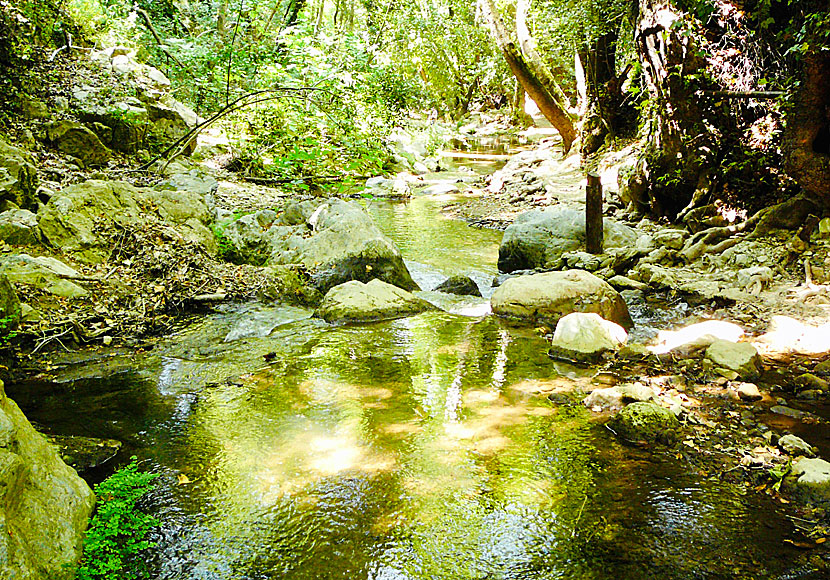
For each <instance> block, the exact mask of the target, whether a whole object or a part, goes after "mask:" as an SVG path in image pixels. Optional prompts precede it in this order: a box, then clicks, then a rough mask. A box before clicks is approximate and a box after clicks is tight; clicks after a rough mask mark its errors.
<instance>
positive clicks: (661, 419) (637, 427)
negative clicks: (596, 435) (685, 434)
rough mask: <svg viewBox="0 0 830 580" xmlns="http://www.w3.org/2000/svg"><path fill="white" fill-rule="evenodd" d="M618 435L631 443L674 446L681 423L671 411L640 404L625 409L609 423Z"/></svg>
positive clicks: (652, 405) (658, 406)
mask: <svg viewBox="0 0 830 580" xmlns="http://www.w3.org/2000/svg"><path fill="white" fill-rule="evenodd" d="M609 424H610V426H611V428H612V429H613V430H614V432H615V433H617V435H619V436H620V437H622V438H623V439H627V440H629V441H648V442H655V441H656V442H657V443H663V444H665V445H673V444H674V443H675V442H676V441H677V438H678V430H679V429H680V422H679V421H678V420H677V417H676V416H675V415H674V413H672V412H671V411H670V410H669V409H666V408H664V407H661V406H660V405H656V404H654V403H647V402H638V403H632V404H630V405H628V406H626V407H624V408H623V410H622V411H620V412H619V413H618V414H617V415H616V416H615V417H614V418H613V419H611V422H610V423H609Z"/></svg>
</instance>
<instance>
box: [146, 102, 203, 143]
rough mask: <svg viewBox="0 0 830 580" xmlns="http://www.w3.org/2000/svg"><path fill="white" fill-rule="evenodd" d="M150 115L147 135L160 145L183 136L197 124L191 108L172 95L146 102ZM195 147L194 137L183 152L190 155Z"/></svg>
mask: <svg viewBox="0 0 830 580" xmlns="http://www.w3.org/2000/svg"><path fill="white" fill-rule="evenodd" d="M147 113H148V114H149V117H150V127H149V128H148V137H150V138H152V139H155V140H156V141H157V142H159V143H160V144H162V145H169V144H172V143H173V142H175V141H176V140H177V139H180V138H181V137H184V136H185V135H186V134H187V133H188V132H190V130H191V129H193V128H194V127H196V125H198V124H199V117H198V115H196V113H195V112H193V110H191V109H189V108H188V107H187V106H185V105H183V104H182V103H180V102H179V101H177V100H176V99H174V98H172V97H167V98H165V99H163V100H161V101H159V102H155V103H147ZM195 149H196V139H193V140H192V141H190V143H188V144H187V146H186V147H185V149H184V151H183V153H184V154H185V155H190V154H191V153H193V151H194V150H195Z"/></svg>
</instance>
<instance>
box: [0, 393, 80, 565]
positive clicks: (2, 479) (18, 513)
mask: <svg viewBox="0 0 830 580" xmlns="http://www.w3.org/2000/svg"><path fill="white" fill-rule="evenodd" d="M94 505H95V496H94V495H93V493H92V490H91V489H89V486H88V485H87V484H86V483H85V482H84V481H83V480H82V479H81V478H80V477H78V474H77V473H75V471H74V470H73V469H72V468H71V467H68V466H67V465H66V464H65V463H64V462H63V461H61V459H60V457H59V456H58V452H57V450H56V449H55V447H54V446H52V445H51V444H49V442H48V441H47V440H46V438H45V437H43V435H41V434H40V433H38V432H37V431H35V430H34V428H33V427H32V425H31V424H30V423H29V421H28V420H27V419H26V417H24V416H23V413H21V412H20V409H19V408H18V407H17V405H16V404H15V403H14V402H13V401H12V400H11V399H9V398H7V397H6V396H5V393H4V392H3V389H2V383H0V529H1V530H3V533H2V534H0V578H21V579H25V580H61V579H69V578H73V577H74V568H75V566H76V565H77V562H78V560H79V559H80V557H81V542H82V540H83V533H84V530H86V527H87V522H88V519H89V516H90V514H91V513H92V508H93V506H94Z"/></svg>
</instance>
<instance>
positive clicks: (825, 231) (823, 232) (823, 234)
mask: <svg viewBox="0 0 830 580" xmlns="http://www.w3.org/2000/svg"><path fill="white" fill-rule="evenodd" d="M818 235H819V237H820V238H830V217H826V218H824V219H822V220H821V221H820V222H818Z"/></svg>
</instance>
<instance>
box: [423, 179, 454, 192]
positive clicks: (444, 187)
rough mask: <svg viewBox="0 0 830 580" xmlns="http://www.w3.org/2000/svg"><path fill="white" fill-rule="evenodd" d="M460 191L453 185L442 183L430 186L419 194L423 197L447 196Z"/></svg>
mask: <svg viewBox="0 0 830 580" xmlns="http://www.w3.org/2000/svg"><path fill="white" fill-rule="evenodd" d="M459 191H460V190H459V189H458V186H457V185H456V184H455V183H450V182H447V181H442V182H440V183H436V184H433V185H430V186H429V187H427V188H425V189H424V190H423V191H422V192H421V193H422V194H424V195H447V194H450V193H458V192H459Z"/></svg>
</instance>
